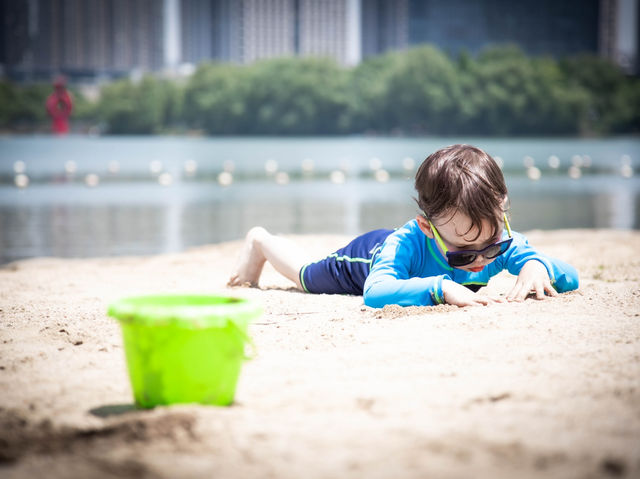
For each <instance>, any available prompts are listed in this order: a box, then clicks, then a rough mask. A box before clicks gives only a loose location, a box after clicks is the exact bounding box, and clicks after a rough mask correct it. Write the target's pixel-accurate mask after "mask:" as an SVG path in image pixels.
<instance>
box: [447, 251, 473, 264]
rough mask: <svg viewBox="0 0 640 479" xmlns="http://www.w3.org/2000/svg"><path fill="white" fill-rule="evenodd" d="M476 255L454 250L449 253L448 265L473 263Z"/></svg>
mask: <svg viewBox="0 0 640 479" xmlns="http://www.w3.org/2000/svg"><path fill="white" fill-rule="evenodd" d="M477 257H478V255H477V254H475V253H460V254H456V253H455V252H453V253H451V254H450V255H449V258H448V259H449V266H466V265H468V264H471V263H473V262H474V261H475V260H476V258H477Z"/></svg>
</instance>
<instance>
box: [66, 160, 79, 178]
mask: <svg viewBox="0 0 640 479" xmlns="http://www.w3.org/2000/svg"><path fill="white" fill-rule="evenodd" d="M64 171H65V172H66V173H67V175H73V174H74V173H75V172H76V171H78V165H77V164H76V162H75V161H73V160H68V161H66V162H65V163H64Z"/></svg>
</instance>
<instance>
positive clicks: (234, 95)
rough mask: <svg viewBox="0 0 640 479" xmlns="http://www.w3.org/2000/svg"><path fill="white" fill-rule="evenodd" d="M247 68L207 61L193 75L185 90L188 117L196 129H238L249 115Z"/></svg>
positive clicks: (210, 130) (235, 130) (226, 132)
mask: <svg viewBox="0 0 640 479" xmlns="http://www.w3.org/2000/svg"><path fill="white" fill-rule="evenodd" d="M248 90H249V83H248V76H247V69H246V68H244V67H240V66H237V65H230V64H218V63H205V64H202V65H201V66H200V68H198V70H197V71H196V72H195V74H194V75H193V76H192V77H191V78H190V80H189V82H188V83H187V85H186V90H185V92H184V119H185V121H186V123H187V124H188V125H190V126H191V127H192V128H198V129H203V130H206V131H208V132H209V133H212V134H230V133H236V132H238V129H239V128H240V127H241V126H242V123H243V121H245V118H246V117H247V115H248V110H247V101H246V97H247V94H248Z"/></svg>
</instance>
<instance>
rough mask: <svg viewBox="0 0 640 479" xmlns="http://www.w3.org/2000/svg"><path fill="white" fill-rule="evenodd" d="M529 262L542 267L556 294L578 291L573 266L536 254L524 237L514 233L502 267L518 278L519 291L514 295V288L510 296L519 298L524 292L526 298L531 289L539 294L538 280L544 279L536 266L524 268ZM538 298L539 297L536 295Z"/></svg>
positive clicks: (576, 273) (575, 272) (577, 279)
mask: <svg viewBox="0 0 640 479" xmlns="http://www.w3.org/2000/svg"><path fill="white" fill-rule="evenodd" d="M531 260H536V262H539V263H541V264H542V265H543V266H544V268H545V270H546V273H547V275H548V279H549V283H550V284H551V286H552V287H553V289H554V290H555V291H557V292H558V293H565V292H567V291H573V290H575V289H578V285H579V278H578V272H577V271H576V269H575V268H574V267H573V266H571V265H570V264H567V263H565V262H564V261H560V260H559V259H556V258H552V257H550V256H547V255H545V254H542V253H540V252H538V251H537V250H536V249H535V248H533V247H532V246H531V245H530V244H529V242H528V241H527V238H526V237H524V236H523V235H521V234H520V233H516V232H514V233H513V244H512V245H511V248H509V250H508V251H507V253H505V255H504V259H503V261H504V262H505V263H506V264H505V265H504V266H505V267H506V269H508V270H509V272H510V273H511V274H513V275H516V276H518V282H517V283H516V285H517V286H519V290H518V292H517V294H516V291H515V288H514V290H512V292H511V293H509V295H510V296H511V295H513V296H514V297H515V296H518V297H520V296H522V294H521V293H522V291H524V295H525V296H526V295H527V294H528V293H529V291H530V290H531V289H532V288H533V289H535V290H536V294H538V293H539V291H540V287H541V285H540V280H543V279H544V277H543V276H542V275H541V274H540V273H539V272H541V271H542V269H541V268H537V265H529V266H528V267H526V268H525V265H526V264H527V262H529V261H531ZM536 270H537V271H536ZM545 287H546V285H545V284H542V288H543V289H546V288H545ZM525 290H526V291H525ZM538 297H540V296H539V295H538Z"/></svg>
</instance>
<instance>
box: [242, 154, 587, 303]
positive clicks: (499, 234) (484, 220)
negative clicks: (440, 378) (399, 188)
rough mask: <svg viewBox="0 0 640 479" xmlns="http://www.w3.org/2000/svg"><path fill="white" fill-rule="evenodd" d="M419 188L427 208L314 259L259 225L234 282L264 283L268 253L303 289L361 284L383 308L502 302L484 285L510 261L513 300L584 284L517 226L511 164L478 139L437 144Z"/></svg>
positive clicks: (352, 290)
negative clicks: (506, 168) (510, 197)
mask: <svg viewBox="0 0 640 479" xmlns="http://www.w3.org/2000/svg"><path fill="white" fill-rule="evenodd" d="M415 189H416V191H417V193H418V198H417V200H416V201H417V203H418V206H419V207H420V209H421V210H422V213H423V214H421V215H418V216H417V217H416V219H414V220H411V221H409V222H408V223H407V224H405V225H404V226H403V227H401V228H399V229H397V230H395V231H393V230H375V231H371V232H369V233H366V234H364V235H362V236H359V237H357V238H356V239H355V240H353V241H352V242H351V243H349V244H348V245H347V246H346V247H344V248H342V249H340V250H338V251H336V252H335V253H333V254H331V255H329V256H327V257H326V258H324V259H322V260H320V261H316V262H311V263H309V262H308V260H307V259H306V258H305V257H304V254H303V253H302V252H301V250H300V249H298V248H297V247H296V246H295V245H294V244H293V243H292V242H291V241H289V240H286V239H284V238H279V237H277V236H273V235H271V234H270V233H268V232H267V231H266V230H265V229H264V228H260V227H256V228H253V229H251V230H250V231H249V233H248V234H247V238H246V241H245V245H244V249H243V252H242V253H241V257H240V261H239V264H238V268H237V271H236V273H235V274H234V275H232V276H231V278H230V280H229V285H230V286H238V285H243V284H247V283H249V284H251V285H254V286H255V285H257V283H258V280H259V278H260V274H261V272H262V267H263V266H264V263H265V261H269V263H271V264H272V265H273V266H274V268H275V269H276V270H277V271H278V272H280V273H281V274H282V275H284V276H285V277H287V278H289V279H290V280H292V281H293V282H294V283H295V284H296V287H297V288H298V289H301V290H303V291H306V292H310V293H328V294H362V295H363V296H364V302H365V304H366V305H367V306H371V307H374V308H381V307H383V306H385V305H387V304H398V305H401V306H411V305H417V306H429V305H434V304H441V303H449V304H455V305H457V306H471V305H487V304H489V303H493V302H499V301H502V300H501V299H494V298H490V297H487V296H483V295H480V294H478V293H476V292H477V291H478V290H479V289H480V288H481V287H482V286H484V285H486V284H487V282H488V281H489V279H490V278H491V277H492V276H494V275H496V274H498V273H499V272H500V271H502V270H504V269H507V270H509V272H510V273H512V274H514V275H517V276H518V278H517V281H516V284H515V286H514V287H513V289H512V290H511V291H510V292H509V293H508V294H507V296H506V299H507V300H509V301H522V300H524V299H525V298H526V297H527V296H528V295H529V294H530V293H533V294H535V297H536V298H537V299H543V298H544V297H545V295H549V296H556V295H557V294H558V292H560V293H563V292H566V291H572V290H574V289H577V288H578V273H577V272H576V270H575V269H574V268H573V267H572V266H570V265H568V264H566V263H564V262H562V261H559V260H557V259H554V258H550V257H548V256H545V255H543V254H541V253H539V252H538V251H536V250H535V249H534V248H533V247H531V246H530V245H529V244H528V242H527V239H526V238H525V237H524V236H523V235H521V234H519V233H516V232H512V231H511V228H510V226H509V221H508V219H507V216H506V214H505V206H506V204H507V187H506V185H505V182H504V177H503V175H502V171H501V170H500V168H499V167H498V165H497V164H496V162H495V161H494V160H493V158H491V156H489V155H488V154H487V153H485V152H484V151H482V150H480V149H479V148H475V147H473V146H470V145H452V146H448V147H446V148H443V149H441V150H438V151H436V152H435V153H433V154H431V155H429V157H427V159H426V160H424V162H423V163H422V165H421V166H420V168H419V169H418V172H417V173H416V181H415Z"/></svg>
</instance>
